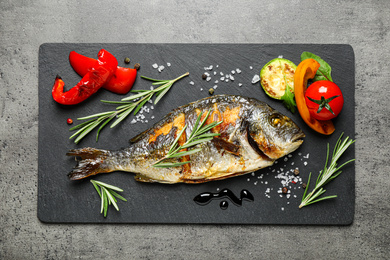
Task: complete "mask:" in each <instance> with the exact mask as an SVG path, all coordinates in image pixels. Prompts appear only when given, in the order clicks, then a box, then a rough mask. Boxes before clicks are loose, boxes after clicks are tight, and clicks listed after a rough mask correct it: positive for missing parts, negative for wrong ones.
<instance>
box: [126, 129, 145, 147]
mask: <svg viewBox="0 0 390 260" xmlns="http://www.w3.org/2000/svg"><path fill="white" fill-rule="evenodd" d="M147 131H148V130H146V131H144V132H142V133H140V134H138V135H136V136H134V137H133V138H131V139H130V140H129V143H130V144H133V143H136V142H138V141H139V140H141V139H142V137H143V136H144V134H145V133H146V132H147Z"/></svg>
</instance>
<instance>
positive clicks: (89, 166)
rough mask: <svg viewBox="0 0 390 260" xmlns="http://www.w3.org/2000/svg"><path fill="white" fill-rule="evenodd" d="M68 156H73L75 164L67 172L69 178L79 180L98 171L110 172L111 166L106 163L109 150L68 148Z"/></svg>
mask: <svg viewBox="0 0 390 260" xmlns="http://www.w3.org/2000/svg"><path fill="white" fill-rule="evenodd" d="M66 155H68V156H75V157H76V161H77V165H76V166H75V167H74V168H73V170H72V171H71V172H70V173H69V174H68V177H69V179H70V180H80V179H83V178H87V177H90V176H93V175H96V174H98V173H104V172H111V171H113V170H112V167H110V166H109V163H107V160H106V159H107V158H108V157H109V156H110V152H109V151H106V150H99V149H95V148H82V149H73V150H69V152H67V153H66Z"/></svg>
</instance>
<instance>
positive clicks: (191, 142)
mask: <svg viewBox="0 0 390 260" xmlns="http://www.w3.org/2000/svg"><path fill="white" fill-rule="evenodd" d="M209 114H210V110H209V111H208V112H207V114H206V116H205V118H204V119H203V121H202V122H200V119H201V117H202V113H200V114H199V116H198V118H197V119H196V122H195V125H194V128H193V129H192V132H191V134H190V136H189V137H188V139H187V141H186V142H185V143H184V144H183V145H179V144H178V141H179V139H180V137H181V136H182V135H183V133H184V131H185V130H186V128H187V125H185V126H184V127H183V129H182V130H181V131H180V133H179V134H178V135H177V137H176V139H175V141H174V142H173V143H172V145H171V147H170V148H169V151H168V153H167V154H166V155H165V156H164V157H163V158H162V159H160V160H158V161H157V162H155V163H154V164H153V166H154V167H160V168H168V167H177V166H181V165H184V164H187V163H190V162H191V161H185V162H174V163H171V162H164V161H165V160H167V159H171V158H177V157H182V156H186V155H190V154H194V153H197V152H200V151H201V150H202V148H196V149H191V150H187V151H181V150H183V149H186V148H190V147H193V146H195V145H197V144H200V143H204V142H207V141H210V140H211V139H213V137H214V136H218V135H220V134H219V133H207V132H208V131H209V130H211V129H212V128H213V127H215V126H217V125H219V124H221V123H222V121H219V122H212V123H210V124H207V125H205V122H206V120H207V118H208V117H209Z"/></svg>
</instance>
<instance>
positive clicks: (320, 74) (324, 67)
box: [301, 51, 333, 82]
mask: <svg viewBox="0 0 390 260" xmlns="http://www.w3.org/2000/svg"><path fill="white" fill-rule="evenodd" d="M306 59H314V60H316V61H317V62H318V63H319V64H320V65H321V66H320V68H319V69H318V70H317V73H316V75H315V77H314V78H313V82H314V81H319V80H328V81H332V82H333V80H332V76H331V72H332V68H331V67H330V65H329V64H328V63H327V62H326V61H324V60H323V59H321V57H319V56H317V55H315V54H313V53H311V52H308V51H304V52H303V53H302V54H301V61H303V60H306Z"/></svg>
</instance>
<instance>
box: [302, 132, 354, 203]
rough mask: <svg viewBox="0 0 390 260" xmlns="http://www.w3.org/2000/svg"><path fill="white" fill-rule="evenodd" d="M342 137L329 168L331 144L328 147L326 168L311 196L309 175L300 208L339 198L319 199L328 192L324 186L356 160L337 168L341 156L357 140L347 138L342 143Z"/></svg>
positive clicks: (333, 196)
mask: <svg viewBox="0 0 390 260" xmlns="http://www.w3.org/2000/svg"><path fill="white" fill-rule="evenodd" d="M342 136H343V134H341V135H340V137H339V139H338V140H337V142H336V145H335V147H334V150H333V154H332V159H331V162H330V165H329V167H327V165H328V159H329V144H328V145H327V153H326V161H325V167H324V169H323V170H322V171H321V172H320V174H319V175H318V178H317V181H316V185H315V187H314V189H313V190H312V191H311V192H310V193H309V194H307V191H308V189H309V184H310V178H311V173H310V174H309V180H308V181H307V186H306V189H305V192H304V193H303V197H302V201H301V204H300V205H299V208H302V207H304V206H307V205H310V204H313V203H316V202H319V201H322V200H326V199H332V198H336V197H337V195H331V196H326V197H321V198H319V197H320V196H321V195H322V194H324V193H325V192H326V190H324V188H323V186H324V185H325V184H327V183H328V182H330V181H331V180H333V179H335V178H336V177H337V176H339V175H340V174H341V170H340V169H341V168H342V167H343V166H345V165H346V164H348V163H350V162H353V161H355V159H351V160H349V161H347V162H345V163H343V164H342V165H340V166H339V167H337V161H338V159H339V158H340V156H341V155H342V154H343V153H344V152H345V151H346V150H347V149H348V147H349V146H351V145H352V144H353V143H354V142H355V140H352V139H349V137H346V138H345V139H344V141H342V142H341V137H342ZM306 194H307V195H306Z"/></svg>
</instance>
